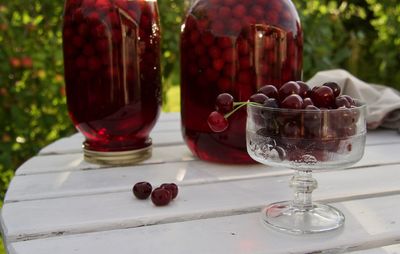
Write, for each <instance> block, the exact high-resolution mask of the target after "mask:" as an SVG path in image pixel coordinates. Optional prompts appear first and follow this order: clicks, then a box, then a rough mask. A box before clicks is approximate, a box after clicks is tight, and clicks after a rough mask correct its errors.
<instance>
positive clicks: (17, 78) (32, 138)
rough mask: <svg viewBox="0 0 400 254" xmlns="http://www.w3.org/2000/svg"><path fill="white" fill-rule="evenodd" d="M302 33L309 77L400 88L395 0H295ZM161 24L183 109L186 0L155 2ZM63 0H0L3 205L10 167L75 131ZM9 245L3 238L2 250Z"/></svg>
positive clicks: (170, 97)
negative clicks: (341, 72) (69, 107)
mask: <svg viewBox="0 0 400 254" xmlns="http://www.w3.org/2000/svg"><path fill="white" fill-rule="evenodd" d="M293 2H294V3H295V4H296V5H297V7H298V10H299V13H300V15H301V18H302V23H303V27H304V33H305V46H304V80H307V79H308V78H310V77H311V76H312V75H313V74H314V73H315V72H317V71H318V70H323V69H330V68H336V67H340V68H345V69H347V70H349V71H350V72H351V73H353V74H354V75H356V76H358V77H360V78H361V79H364V80H366V81H369V82H375V83H381V84H386V85H389V86H393V87H396V88H398V89H399V88H400V71H399V70H400V31H399V30H398V28H399V27H400V4H399V2H398V1H397V0H379V1H378V0H351V1H343V0H320V1H318V0H293ZM158 4H159V9H160V15H161V23H162V28H163V31H162V32H163V34H162V35H163V52H162V55H163V59H162V65H163V86H164V87H163V91H164V105H163V110H164V111H179V107H180V105H179V104H180V103H179V55H178V54H179V52H178V48H179V46H178V45H179V44H178V42H179V31H180V25H181V23H182V21H183V19H184V12H185V10H186V9H187V2H184V0H162V1H159V2H158ZM62 12H63V1H61V0H58V1H57V0H29V1H28V0H13V1H6V0H0V105H1V110H0V140H1V142H0V207H1V200H3V197H4V193H5V190H6V188H7V185H8V183H9V181H10V179H11V177H12V176H13V171H14V170H15V169H16V168H17V167H18V166H19V165H20V164H21V163H22V162H23V161H24V160H26V159H28V158H29V157H31V156H33V155H34V154H36V153H37V152H38V150H39V149H40V148H41V147H43V146H45V145H46V144H48V143H50V142H52V141H54V140H56V139H58V138H60V137H62V136H66V135H69V134H71V133H73V132H74V128H73V126H72V124H71V122H70V120H69V118H68V115H67V111H66V105H65V103H66V100H65V91H64V78H63V57H62V51H61V45H62V40H61V22H62ZM3 253H4V250H3V247H2V245H1V242H0V254H3Z"/></svg>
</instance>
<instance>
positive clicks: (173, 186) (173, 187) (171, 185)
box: [160, 183, 178, 199]
mask: <svg viewBox="0 0 400 254" xmlns="http://www.w3.org/2000/svg"><path fill="white" fill-rule="evenodd" d="M160 187H161V188H164V189H166V190H168V191H170V192H171V195H172V199H175V198H176V196H178V185H176V184H175V183H163V184H161V186H160Z"/></svg>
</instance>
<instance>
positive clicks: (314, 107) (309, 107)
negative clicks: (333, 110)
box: [305, 105, 320, 110]
mask: <svg viewBox="0 0 400 254" xmlns="http://www.w3.org/2000/svg"><path fill="white" fill-rule="evenodd" d="M305 109H307V110H320V109H319V108H317V107H316V106H314V105H307V106H306V107H305Z"/></svg>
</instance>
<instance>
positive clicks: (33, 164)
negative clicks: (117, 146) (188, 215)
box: [16, 138, 400, 175]
mask: <svg viewBox="0 0 400 254" xmlns="http://www.w3.org/2000/svg"><path fill="white" fill-rule="evenodd" d="M374 139H375V140H378V138H374ZM392 139H393V138H392ZM393 140H396V139H393ZM59 142H60V143H58V141H57V142H56V143H58V144H57V147H58V148H54V147H53V148H54V149H52V148H50V147H49V149H47V150H48V152H50V150H52V151H53V152H51V153H56V154H55V155H53V156H54V157H43V156H37V157H33V158H31V159H30V160H28V161H27V162H26V163H24V164H23V165H22V166H21V167H20V168H19V169H18V170H17V172H16V174H17V175H23V174H35V173H38V172H41V173H43V172H57V171H69V170H82V169H95V168H100V167H99V166H98V165H95V164H89V163H85V162H83V161H82V155H81V154H80V153H71V154H62V152H61V151H60V149H61V150H63V149H67V148H68V146H61V145H62V144H61V143H64V144H65V142H63V141H62V140H60V141H59ZM399 144H400V143H393V144H389V145H388V146H387V148H384V147H383V145H386V144H376V143H374V144H373V146H382V147H381V148H374V149H373V150H371V152H370V146H371V145H370V146H367V148H366V156H365V157H368V159H369V160H375V161H376V162H379V163H380V162H381V161H382V160H383V158H382V157H381V155H384V156H385V155H391V154H393V152H394V151H396V150H399V147H398V145H399ZM54 145H56V144H55V143H54ZM50 146H52V145H50ZM385 147H386V146H385ZM57 149H58V152H56V150H57ZM169 149H171V150H169ZM175 149H177V151H176V154H175V153H174V151H173V150H175ZM385 150H387V151H389V153H387V151H385ZM64 151H65V150H64ZM186 151H188V149H186V150H185V148H184V145H171V146H155V147H154V152H153V158H151V159H149V160H147V161H145V162H144V164H153V163H158V162H169V161H177V160H176V159H177V157H179V158H181V159H182V160H184V161H186V160H188V159H190V157H192V159H194V158H193V156H191V155H189V153H190V152H186ZM390 151H391V152H390ZM181 152H184V156H180V155H178V153H181ZM45 153H47V152H45ZM59 153H61V154H59ZM165 158H171V159H165ZM386 158H388V159H389V161H390V163H393V162H396V161H398V160H397V156H386V157H385V159H386ZM364 161H365V160H364ZM364 161H361V162H360V163H358V166H362V165H365V164H363V163H364ZM374 165H378V164H377V163H375V164H374Z"/></svg>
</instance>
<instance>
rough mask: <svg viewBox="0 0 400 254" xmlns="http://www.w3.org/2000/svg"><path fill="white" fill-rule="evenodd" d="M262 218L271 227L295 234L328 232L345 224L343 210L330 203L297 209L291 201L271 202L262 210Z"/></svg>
mask: <svg viewBox="0 0 400 254" xmlns="http://www.w3.org/2000/svg"><path fill="white" fill-rule="evenodd" d="M262 219H263V221H264V222H265V224H267V225H268V226H270V227H273V228H275V229H278V230H280V231H284V232H288V233H293V234H312V233H321V232H327V231H331V230H334V229H338V228H340V227H341V226H343V224H344V221H345V218H344V215H343V213H342V212H340V211H339V210H337V209H336V208H334V207H332V206H329V205H322V204H313V206H312V207H311V208H310V209H297V208H295V207H293V206H292V202H291V201H284V202H278V203H273V204H270V205H269V206H268V207H266V208H264V209H263V210H262Z"/></svg>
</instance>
